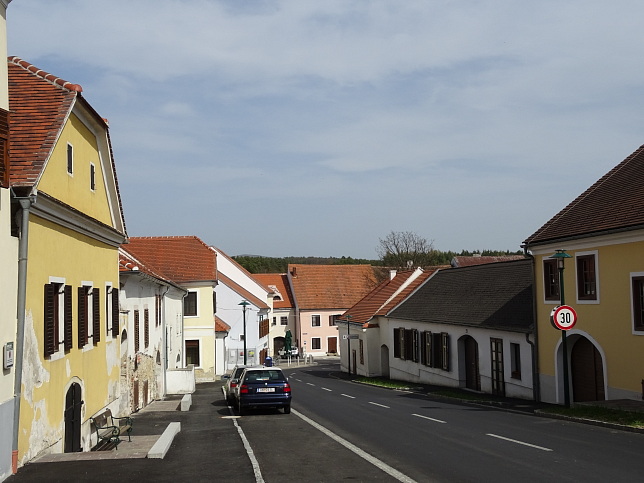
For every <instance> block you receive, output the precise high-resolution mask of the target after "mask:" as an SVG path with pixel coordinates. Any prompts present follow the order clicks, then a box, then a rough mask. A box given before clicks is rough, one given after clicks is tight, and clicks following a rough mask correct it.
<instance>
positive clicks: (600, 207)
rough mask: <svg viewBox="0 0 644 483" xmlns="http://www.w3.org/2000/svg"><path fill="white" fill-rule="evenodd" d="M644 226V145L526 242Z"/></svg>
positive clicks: (599, 233)
mask: <svg viewBox="0 0 644 483" xmlns="http://www.w3.org/2000/svg"><path fill="white" fill-rule="evenodd" d="M636 228H644V146H640V148H639V149H637V150H636V151H635V152H634V153H633V154H631V155H630V156H628V157H627V158H626V159H625V160H624V161H622V162H621V163H620V164H618V165H617V166H615V167H614V168H613V169H612V170H610V171H609V172H608V173H607V174H605V175H604V176H603V177H602V178H600V179H599V180H598V181H597V182H596V183H595V184H593V185H592V186H591V187H590V188H588V189H587V190H586V191H584V192H583V193H582V194H581V195H579V196H578V197H577V198H576V199H575V200H574V201H573V202H572V203H570V204H569V205H568V206H566V207H565V208H564V209H563V210H561V211H560V212H559V213H557V214H556V215H555V216H554V217H552V219H550V221H548V222H547V223H546V224H545V225H543V226H542V227H541V228H539V229H538V230H537V231H536V232H535V233H533V234H532V235H530V237H528V238H527V239H526V240H525V241H524V244H525V245H528V246H529V245H535V244H544V243H549V242H552V241H555V240H561V239H570V238H580V237H588V236H596V235H601V234H603V233H607V232H611V231H624V230H629V229H636Z"/></svg>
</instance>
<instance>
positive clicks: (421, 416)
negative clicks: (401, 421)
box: [412, 414, 447, 424]
mask: <svg viewBox="0 0 644 483" xmlns="http://www.w3.org/2000/svg"><path fill="white" fill-rule="evenodd" d="M412 416H416V417H417V418H423V419H429V420H430V421H434V422H435V423H441V424H447V422H446V421H442V420H440V419H434V418H430V417H429V416H423V415H422V414H412Z"/></svg>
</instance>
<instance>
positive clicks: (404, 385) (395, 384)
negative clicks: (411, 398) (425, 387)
mask: <svg viewBox="0 0 644 483" xmlns="http://www.w3.org/2000/svg"><path fill="white" fill-rule="evenodd" d="M355 380H356V382H360V383H362V384H370V385H371V386H378V387H386V388H389V389H411V386H410V385H409V383H408V382H401V381H392V380H391V379H382V378H380V377H359V378H357V379H355Z"/></svg>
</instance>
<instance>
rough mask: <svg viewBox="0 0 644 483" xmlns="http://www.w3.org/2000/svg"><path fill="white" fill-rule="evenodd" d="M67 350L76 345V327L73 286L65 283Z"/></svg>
mask: <svg viewBox="0 0 644 483" xmlns="http://www.w3.org/2000/svg"><path fill="white" fill-rule="evenodd" d="M64 304H65V309H64V310H65V322H64V324H65V328H64V331H65V341H64V342H65V350H66V351H69V350H72V348H73V347H74V340H73V339H74V327H73V324H72V286H71V285H65V302H64Z"/></svg>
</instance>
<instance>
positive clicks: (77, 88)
mask: <svg viewBox="0 0 644 483" xmlns="http://www.w3.org/2000/svg"><path fill="white" fill-rule="evenodd" d="M7 60H8V61H9V62H11V63H12V64H15V65H17V66H20V67H22V68H23V69H25V70H28V71H29V72H31V73H32V74H34V75H37V76H38V77H40V78H41V79H43V80H46V81H47V82H49V83H50V84H53V85H55V86H58V87H62V88H63V89H67V90H68V91H72V92H83V87H82V86H81V85H80V84H72V83H71V82H67V81H66V80H64V79H61V78H60V77H56V76H55V75H53V74H50V73H49V72H46V71H44V70H42V69H39V68H38V67H36V66H35V65H33V64H30V63H29V62H27V61H26V60H22V59H21V58H20V57H17V56H15V55H14V56H12V57H9V58H8V59H7Z"/></svg>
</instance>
